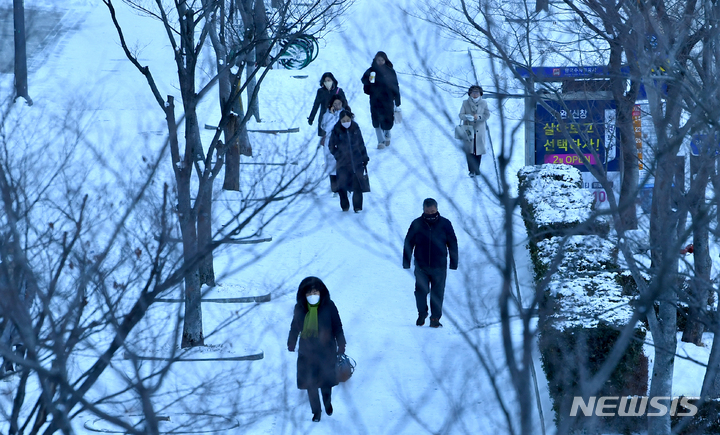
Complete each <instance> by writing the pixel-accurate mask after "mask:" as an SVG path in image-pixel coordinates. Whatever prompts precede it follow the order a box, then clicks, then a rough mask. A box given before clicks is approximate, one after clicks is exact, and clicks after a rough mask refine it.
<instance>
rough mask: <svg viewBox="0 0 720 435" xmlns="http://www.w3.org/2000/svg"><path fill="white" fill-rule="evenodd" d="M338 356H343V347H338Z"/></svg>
mask: <svg viewBox="0 0 720 435" xmlns="http://www.w3.org/2000/svg"><path fill="white" fill-rule="evenodd" d="M338 355H345V346H338Z"/></svg>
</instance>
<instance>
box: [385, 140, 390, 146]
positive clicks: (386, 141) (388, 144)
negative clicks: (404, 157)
mask: <svg viewBox="0 0 720 435" xmlns="http://www.w3.org/2000/svg"><path fill="white" fill-rule="evenodd" d="M385 146H386V147H389V146H390V139H385Z"/></svg>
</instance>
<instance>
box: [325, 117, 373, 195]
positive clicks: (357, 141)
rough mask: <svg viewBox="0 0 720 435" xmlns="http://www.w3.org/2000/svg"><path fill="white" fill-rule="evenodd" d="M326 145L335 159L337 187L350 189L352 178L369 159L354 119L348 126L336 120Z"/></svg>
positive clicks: (361, 169)
mask: <svg viewBox="0 0 720 435" xmlns="http://www.w3.org/2000/svg"><path fill="white" fill-rule="evenodd" d="M328 146H329V148H328V149H329V150H330V153H331V154H332V155H333V157H335V160H337V181H338V188H340V189H344V190H348V191H352V190H353V178H354V177H356V176H357V175H359V174H362V172H363V170H364V166H365V165H366V164H367V162H369V161H370V158H369V157H368V154H367V149H366V148H365V141H364V140H363V137H362V131H360V127H359V126H358V125H357V123H356V122H355V121H353V122H352V124H350V127H349V128H345V127H343V126H342V124H341V123H340V122H338V123H337V124H335V128H333V131H332V133H330V141H329V142H328Z"/></svg>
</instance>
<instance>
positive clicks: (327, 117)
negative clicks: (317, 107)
mask: <svg viewBox="0 0 720 435" xmlns="http://www.w3.org/2000/svg"><path fill="white" fill-rule="evenodd" d="M342 110H343V105H342V100H341V99H340V97H339V96H337V95H333V96H332V97H331V98H330V104H329V105H328V108H327V111H326V112H325V114H324V115H323V117H322V123H321V124H320V125H321V126H322V129H323V131H326V132H327V133H326V134H325V136H323V137H322V138H320V146H322V147H323V154H325V173H326V174H327V175H329V176H331V177H333V176H336V170H337V168H336V167H337V162H336V161H335V157H333V155H332V153H330V147H329V146H326V145H327V139H328V138H329V137H330V133H332V130H333V128H335V124H337V123H338V122H340V112H342ZM335 195H336V194H334V195H333V197H334V196H335Z"/></svg>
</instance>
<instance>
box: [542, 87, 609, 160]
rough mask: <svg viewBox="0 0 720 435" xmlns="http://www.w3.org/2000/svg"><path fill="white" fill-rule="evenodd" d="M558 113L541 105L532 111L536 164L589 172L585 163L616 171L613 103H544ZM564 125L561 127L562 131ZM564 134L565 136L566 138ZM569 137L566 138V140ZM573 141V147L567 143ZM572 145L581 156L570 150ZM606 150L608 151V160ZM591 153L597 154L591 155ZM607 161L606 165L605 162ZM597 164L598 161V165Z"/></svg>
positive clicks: (580, 101) (583, 101)
mask: <svg viewBox="0 0 720 435" xmlns="http://www.w3.org/2000/svg"><path fill="white" fill-rule="evenodd" d="M545 103H546V104H547V105H548V106H550V107H551V108H552V109H554V111H556V112H557V116H558V118H556V117H555V115H554V114H553V112H551V111H548V110H547V109H546V108H545V107H543V105H542V104H538V105H537V108H536V110H535V164H536V165H541V164H543V163H555V164H566V165H573V166H575V167H577V168H578V169H579V170H580V171H582V172H588V169H587V168H586V167H585V165H584V160H587V161H589V162H590V164H593V165H594V164H597V163H600V164H601V165H603V166H605V165H606V164H607V170H608V171H617V170H619V162H618V153H617V148H616V144H617V127H616V123H615V113H616V110H615V102H614V101H612V100H568V101H564V102H560V101H553V100H546V101H545ZM563 124H564V127H563ZM566 133H567V134H566ZM568 136H569V138H568ZM570 141H572V143H571V142H570ZM573 144H574V145H576V146H577V148H578V149H579V150H580V153H581V154H582V156H583V157H584V158H583V157H581V156H579V155H578V154H577V153H576V152H575V151H574V150H573ZM608 149H609V150H610V153H609V156H608V155H607V154H608V152H607V151H608ZM591 150H594V151H595V153H596V154H597V158H596V156H595V155H594V154H593V152H592V151H591ZM608 157H609V158H610V161H609V162H608V161H607V158H608ZM598 160H599V161H598Z"/></svg>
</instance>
